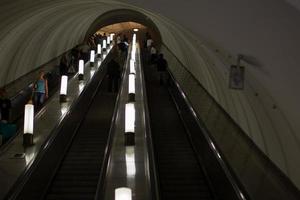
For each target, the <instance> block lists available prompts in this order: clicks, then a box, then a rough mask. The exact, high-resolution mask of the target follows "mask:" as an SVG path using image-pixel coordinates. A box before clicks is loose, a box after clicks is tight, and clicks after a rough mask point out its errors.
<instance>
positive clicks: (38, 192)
mask: <svg viewBox="0 0 300 200" xmlns="http://www.w3.org/2000/svg"><path fill="white" fill-rule="evenodd" d="M106 62H107V61H105V63H106ZM107 90H108V78H106V65H105V64H104V66H102V69H100V70H99V71H98V72H97V73H96V74H95V76H94V78H93V80H92V81H91V83H90V84H89V85H88V86H87V88H86V89H85V90H84V91H83V92H82V95H81V96H80V97H79V100H78V102H77V103H76V105H74V106H73V107H72V108H71V109H70V113H69V114H67V115H66V117H65V119H64V120H63V122H62V123H61V124H60V125H59V126H58V127H57V128H56V129H55V130H54V132H53V133H52V134H51V137H50V138H49V139H48V141H47V142H46V143H45V144H44V146H43V147H42V148H41V149H42V151H41V152H39V155H38V156H37V159H36V161H35V162H34V163H33V164H32V166H31V168H29V169H28V170H26V171H25V173H24V174H23V175H22V176H21V177H20V178H19V180H18V181H17V182H16V183H15V185H14V187H13V188H12V189H11V191H10V192H9V193H8V195H7V196H6V198H5V199H49V200H50V199H72V200H76V199H78V200H79V199H80V200H83V199H86V200H88V199H94V198H95V196H96V193H97V187H98V183H99V178H100V176H101V172H102V167H103V163H104V162H105V153H106V148H107V142H108V140H109V135H110V128H111V122H112V118H113V114H114V112H115V104H116V100H117V95H118V94H117V93H112V92H107Z"/></svg>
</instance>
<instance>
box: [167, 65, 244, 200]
mask: <svg viewBox="0 0 300 200" xmlns="http://www.w3.org/2000/svg"><path fill="white" fill-rule="evenodd" d="M167 72H168V74H169V77H170V78H171V79H172V81H173V82H174V83H175V85H176V88H177V89H178V91H179V92H180V93H181V94H182V96H183V99H184V101H185V103H186V104H187V106H188V108H189V110H190V112H191V113H193V117H194V118H195V121H196V122H197V124H198V126H199V128H200V129H201V132H202V133H203V135H204V136H205V139H206V140H207V142H208V143H209V144H210V145H209V148H210V150H211V151H212V152H214V156H215V158H216V160H218V162H219V164H220V166H221V167H222V169H223V171H224V172H225V174H226V177H227V178H228V180H229V182H230V183H231V185H232V188H233V189H234V191H235V193H236V196H237V198H238V199H239V200H245V199H246V192H245V191H244V190H243V189H241V188H242V186H241V183H240V182H239V181H238V180H237V179H236V178H235V175H234V174H233V170H232V169H231V167H230V166H229V165H228V164H226V163H227V162H226V161H225V159H224V157H223V156H221V152H220V151H219V150H218V149H217V145H216V144H215V142H214V140H213V139H212V138H211V136H210V133H209V131H208V130H207V129H206V128H205V126H204V124H203V123H202V122H201V120H200V118H199V117H198V114H197V113H196V112H195V110H194V109H193V107H192V105H191V103H190V101H189V99H188V97H187V96H186V95H185V92H184V91H183V90H182V88H181V86H180V85H179V83H178V82H177V80H176V79H175V77H174V76H173V74H172V72H171V71H170V70H169V69H167ZM247 196H248V195H247Z"/></svg>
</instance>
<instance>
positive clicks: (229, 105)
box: [0, 0, 300, 188]
mask: <svg viewBox="0 0 300 200" xmlns="http://www.w3.org/2000/svg"><path fill="white" fill-rule="evenodd" d="M123 3H128V5H126V4H122V3H119V2H116V1H108V0H102V1H100V0H85V1H81V0H59V1H58V0H51V1H49V0H43V1H35V0H16V1H10V0H3V1H1V6H0V19H1V20H0V26H1V29H0V62H1V65H0V70H1V73H0V85H4V84H6V83H9V82H10V81H13V80H15V79H16V78H18V77H20V76H22V75H23V74H26V73H27V72H29V71H31V70H33V69H35V68H37V67H38V66H40V65H42V64H43V63H46V62H48V61H49V60H51V59H52V58H54V57H57V56H58V55H60V54H61V53H63V52H65V51H67V50H69V49H71V48H72V47H74V46H75V45H77V44H78V43H81V42H82V41H83V39H84V36H85V33H86V31H87V30H88V28H89V26H90V24H92V22H93V21H94V20H95V19H96V18H97V17H98V16H99V15H101V14H103V13H105V12H107V11H110V10H114V9H120V8H131V9H135V10H137V11H140V12H143V13H145V14H146V15H148V16H149V17H150V18H151V19H152V20H153V21H154V23H156V25H157V26H158V28H159V30H160V32H161V35H162V40H163V42H164V44H165V45H166V46H167V47H168V48H169V49H171V50H172V52H173V53H174V54H175V55H176V56H177V57H178V59H179V60H180V61H181V62H182V63H183V64H184V65H185V66H186V67H187V69H188V70H189V71H190V72H191V73H193V74H194V76H195V77H196V78H197V79H198V81H199V82H200V83H201V85H203V87H204V88H205V89H206V90H207V91H208V93H209V94H210V95H211V96H212V97H213V98H214V99H215V100H216V101H217V102H218V103H219V104H220V105H221V106H222V107H223V108H224V109H225V110H226V112H228V114H229V115H230V116H231V117H232V118H233V119H234V120H235V122H236V123H237V124H239V126H240V127H241V128H242V129H243V130H244V132H245V133H247V134H248V136H249V137H250V138H252V140H253V141H254V142H255V143H256V144H257V145H258V146H259V147H260V148H261V150H262V151H263V152H265V154H266V155H267V156H268V157H269V158H270V159H271V160H273V161H274V163H275V164H276V165H277V166H278V167H279V168H280V169H281V170H282V171H283V172H284V173H286V174H287V175H288V176H289V177H290V178H291V180H292V181H293V182H294V183H296V185H297V186H298V187H299V188H300V171H299V170H298V169H299V167H300V159H299V156H298V155H299V153H300V145H299V137H300V123H298V121H299V119H300V112H299V111H300V108H299V105H298V104H299V102H300V92H299V88H297V87H298V86H299V85H300V79H299V78H298V77H299V74H300V68H299V64H300V56H299V52H300V39H299V35H300V26H299V24H300V12H299V11H298V10H297V9H296V8H294V7H292V6H291V5H290V4H287V3H286V2H285V1H284V0H275V1H274V0H264V1H260V0H242V1H241V0H228V1H224V2H223V1H218V0H202V1H199V0H190V1H188V2H184V1H171V0H160V1H158V0H152V1H135V0H124V1H123ZM129 4H132V5H136V6H138V7H140V8H138V7H134V6H131V5H129ZM144 9H147V11H146V10H144ZM215 49H218V51H219V52H218V53H217V52H216V51H215ZM238 53H241V54H245V55H248V56H250V57H254V58H255V59H256V60H257V62H258V63H259V65H257V66H251V65H247V64H245V63H244V65H246V85H245V89H244V90H243V91H234V90H230V89H228V77H229V65H230V64H233V63H234V62H235V61H234V60H235V57H236V55H237V54H238ZM229 55H230V56H231V58H228V56H229ZM182 76H184V75H182ZM189 81H190V80H189V79H188V78H187V77H186V78H184V77H183V78H182V79H180V82H181V83H182V84H188V85H189ZM194 87H195V85H193V84H190V87H187V88H186V89H185V90H191V91H193V88H194ZM187 93H188V92H187ZM255 93H257V94H258V96H255ZM190 95H196V98H194V99H197V93H196V92H195V93H194V92H192V93H190ZM200 101H201V99H199V103H201V102H200ZM273 105H276V109H273ZM195 106H196V104H195Z"/></svg>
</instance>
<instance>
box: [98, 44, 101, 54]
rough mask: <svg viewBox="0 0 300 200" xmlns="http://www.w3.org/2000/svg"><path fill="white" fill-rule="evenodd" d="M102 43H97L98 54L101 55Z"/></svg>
mask: <svg viewBox="0 0 300 200" xmlns="http://www.w3.org/2000/svg"><path fill="white" fill-rule="evenodd" d="M101 50H102V49H101V44H98V45H97V54H98V55H100V54H101Z"/></svg>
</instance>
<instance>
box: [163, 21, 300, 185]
mask: <svg viewBox="0 0 300 200" xmlns="http://www.w3.org/2000/svg"><path fill="white" fill-rule="evenodd" d="M159 24H160V25H162V27H159V29H160V30H161V33H162V38H163V41H164V43H165V44H166V46H167V47H168V48H169V49H171V51H172V52H173V53H174V54H175V55H176V56H177V57H178V58H179V60H180V61H181V62H182V63H183V64H184V65H185V67H186V68H187V69H188V71H190V72H191V73H192V74H193V75H194V76H195V77H196V78H197V79H198V81H199V82H200V83H201V85H202V86H203V87H204V88H205V89H206V90H207V91H208V93H209V94H210V95H211V96H212V97H213V98H214V99H215V100H216V102H218V103H219V104H220V105H221V106H222V107H223V108H224V109H225V111H226V112H227V113H228V114H229V115H230V116H231V117H232V118H233V119H234V120H235V122H236V123H237V124H238V125H239V126H240V127H241V128H242V129H243V130H244V132H245V133H247V134H248V136H249V137H250V138H251V139H252V140H253V141H254V142H255V143H256V144H257V146H258V147H259V148H260V149H261V150H262V151H263V152H264V153H265V154H266V155H267V156H268V157H269V158H270V159H271V160H272V161H274V163H275V164H276V165H277V166H278V167H279V168H280V169H281V170H282V171H283V172H284V173H285V174H286V175H287V176H289V177H290V178H291V180H292V181H293V182H294V183H295V184H296V185H298V187H299V185H300V174H299V170H298V169H299V167H300V160H299V158H298V153H300V152H299V144H298V142H297V139H295V135H294V134H295V132H294V131H293V130H291V129H290V127H289V124H288V122H287V121H286V119H285V116H283V115H282V112H280V111H278V110H277V109H276V110H274V109H272V108H271V107H270V106H269V105H268V103H269V102H268V101H269V97H268V91H267V90H265V89H264V88H263V87H260V86H261V85H259V84H258V83H256V82H254V85H250V84H253V83H252V82H251V78H252V76H251V75H250V74H246V79H247V82H246V85H245V89H244V90H243V91H237V90H231V89H229V88H228V82H229V81H228V78H229V67H228V66H225V65H224V64H223V63H222V62H221V61H220V60H221V59H219V58H218V56H215V55H214V54H215V53H214V52H213V50H210V47H209V46H207V44H206V43H205V42H200V41H199V40H197V39H194V38H195V37H194V36H193V35H191V34H190V33H189V32H187V31H185V30H184V29H182V27H180V26H178V25H175V24H171V23H168V22H166V21H164V22H162V21H161V22H160V23H159ZM208 45H209V44H208ZM170 68H171V70H172V71H174V72H175V73H176V74H178V76H177V78H178V81H179V83H180V84H182V85H183V86H184V90H185V92H186V93H187V95H188V97H189V98H190V99H191V100H192V104H193V106H194V107H195V109H196V110H197V111H199V112H200V111H201V112H200V114H202V115H203V113H204V115H205V114H207V116H203V117H204V119H206V123H207V125H208V126H210V125H211V124H214V123H212V121H211V120H216V119H218V114H219V113H218V112H216V113H215V115H214V112H213V111H210V110H209V109H211V108H212V107H211V105H210V103H211V102H209V101H205V100H203V99H201V97H203V95H201V92H200V93H199V88H198V87H197V85H196V84H195V83H194V82H193V80H192V79H191V78H190V77H189V76H188V75H187V74H186V73H177V72H176V70H180V69H177V68H176V67H175V66H172V63H170ZM254 80H255V79H254ZM255 92H258V93H259V94H260V95H259V96H258V97H257V96H255ZM199 109H200V110H199ZM202 109H207V111H203V110H202ZM219 123H220V124H221V127H222V125H223V127H225V126H226V125H224V124H223V122H222V120H220V122H219ZM209 124H210V125H209ZM213 127H214V126H213ZM218 127H219V128H220V126H216V127H215V128H218ZM210 128H212V127H210ZM221 130H222V129H219V131H220V134H221V133H222V131H221ZM224 134H226V131H224ZM225 137H227V136H225ZM220 145H221V144H220ZM224 145H225V144H224ZM238 146H239V145H238ZM236 150H237V149H236ZM295 152H297V153H295ZM244 167H247V166H244ZM245 170H246V169H245Z"/></svg>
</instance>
